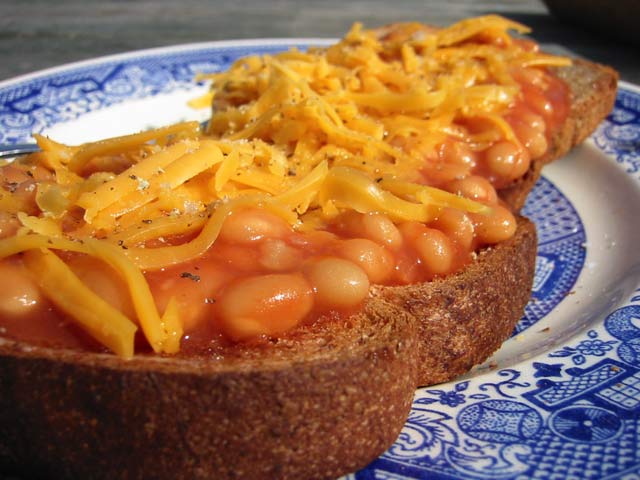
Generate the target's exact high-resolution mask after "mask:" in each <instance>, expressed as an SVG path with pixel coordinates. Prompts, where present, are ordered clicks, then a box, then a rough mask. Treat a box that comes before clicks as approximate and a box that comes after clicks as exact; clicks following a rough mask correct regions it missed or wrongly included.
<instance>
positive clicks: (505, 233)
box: [469, 205, 518, 244]
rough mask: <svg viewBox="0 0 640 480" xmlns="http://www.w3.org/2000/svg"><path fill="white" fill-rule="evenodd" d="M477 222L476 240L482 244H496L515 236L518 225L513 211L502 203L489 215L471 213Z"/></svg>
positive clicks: (475, 222)
mask: <svg viewBox="0 0 640 480" xmlns="http://www.w3.org/2000/svg"><path fill="white" fill-rule="evenodd" d="M469 216H470V217H471V219H472V220H473V222H474V224H475V231H476V240H477V241H478V242H480V244H495V243H499V242H502V241H504V240H507V239H509V238H511V237H512V236H513V234H514V233H515V232H516V228H517V227H518V225H517V223H516V219H515V217H514V216H513V214H512V213H511V211H510V210H509V209H508V208H506V207H503V206H502V205H495V206H494V207H493V212H492V213H491V214H489V215H481V214H478V213H471V214H469Z"/></svg>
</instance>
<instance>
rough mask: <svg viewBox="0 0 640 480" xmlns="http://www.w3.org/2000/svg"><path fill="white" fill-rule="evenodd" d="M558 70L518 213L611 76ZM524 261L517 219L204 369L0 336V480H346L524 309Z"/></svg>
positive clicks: (609, 91) (526, 229)
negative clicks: (514, 225) (449, 258)
mask: <svg viewBox="0 0 640 480" xmlns="http://www.w3.org/2000/svg"><path fill="white" fill-rule="evenodd" d="M560 74H561V75H563V78H566V79H567V80H568V81H569V82H570V84H571V92H572V108H571V114H570V118H569V119H568V121H567V124H566V125H565V126H564V128H563V129H562V130H561V131H560V132H558V133H556V134H555V135H554V136H553V139H552V150H551V151H552V152H553V153H552V154H549V157H548V159H547V158H545V159H544V160H540V161H537V162H535V163H534V165H533V167H532V169H531V171H530V172H529V174H528V175H527V177H526V178H525V179H524V180H523V181H521V182H519V183H518V184H516V185H514V186H512V187H511V188H509V189H508V190H503V191H502V192H501V196H502V197H503V198H504V199H506V200H507V201H508V202H509V203H510V204H511V205H513V206H515V207H517V208H519V206H521V205H522V203H523V202H524V198H525V197H526V194H527V193H528V192H529V190H530V189H531V188H532V187H533V184H534V183H535V180H537V178H538V176H539V173H540V172H539V169H540V168H541V165H542V164H543V163H544V162H546V161H548V160H551V159H552V158H555V157H557V156H559V155H561V154H563V153H564V152H566V151H567V150H568V148H570V144H571V145H572V144H573V143H574V142H578V141H581V139H582V138H584V136H586V135H587V134H588V133H589V132H588V130H589V129H591V128H595V125H597V122H599V121H600V119H601V118H602V117H603V116H604V115H605V114H606V112H607V111H608V109H609V108H610V107H611V103H612V100H613V98H614V96H615V84H614V83H615V78H616V76H615V74H614V73H613V72H612V71H610V70H608V69H606V68H605V67H601V66H595V65H593V64H588V63H583V62H577V63H576V64H575V65H574V66H572V67H569V68H568V69H562V70H561V73H560ZM587 78H592V79H593V80H592V81H587V80H585V79H587ZM583 80H584V81H583ZM578 105H580V106H578ZM594 112H598V113H594ZM534 260H535V229H534V228H533V225H532V224H531V223H530V222H528V221H527V220H524V219H519V223H518V230H517V232H516V235H515V237H514V238H513V239H511V240H509V241H508V242H505V243H502V244H500V245H497V246H495V247H492V248H488V249H485V250H484V251H482V252H480V253H479V254H478V258H477V260H476V261H475V262H473V263H472V264H471V265H469V266H468V267H466V268H465V269H464V270H463V271H462V272H459V273H457V274H454V275H451V276H449V277H447V278H445V279H442V280H437V281H434V282H430V283H427V284H422V285H412V286H406V287H374V288H372V291H371V293H372V295H371V298H370V299H369V300H368V301H367V304H366V305H365V308H364V310H363V311H362V313H360V314H358V315H355V316H353V317H351V318H350V319H349V320H348V321H346V322H345V321H326V322H320V323H319V324H317V325H315V326H314V327H306V328H302V329H299V330H296V331H295V332H292V333H291V334H289V335H287V336H286V337H284V338H283V339H280V340H278V341H276V342H273V343H270V344H267V345H262V346H260V347H251V346H238V347H236V348H234V349H231V350H227V351H223V352H218V353H219V355H216V356H212V358H211V359H207V360H204V359H190V360H187V359H178V358H170V357H164V358H160V357H145V356H138V357H136V358H134V359H133V360H131V361H123V360H121V359H119V358H117V357H115V356H112V355H99V354H91V353H81V352H71V351H63V350H54V349H47V348H42V347H32V346H28V345H24V344H18V343H16V342H11V341H3V340H1V339H0V392H2V394H1V395H0V432H2V435H0V471H1V472H12V471H13V472H17V473H19V474H20V475H21V476H23V477H24V478H59V479H84V478H95V479H101V478H104V479H111V478H122V479H142V478H160V479H162V478H166V479H180V478H185V479H199V478H202V479H205V478H216V479H232V478H332V477H337V476H339V475H341V474H345V473H348V472H350V471H353V470H356V469H358V468H361V467H363V466H365V465H366V464H367V463H368V462H369V461H371V460H373V459H374V458H376V457H377V456H378V455H379V454H381V453H382V452H383V451H384V450H385V449H386V448H387V447H388V446H390V445H391V443H392V442H393V441H394V440H395V438H396V436H397V434H398V432H399V431H400V429H401V428H402V425H403V423H404V421H405V419H406V416H407V413H408V410H409V407H410V402H411V398H412V395H413V391H414V389H415V387H416V386H417V385H420V384H431V383H434V382H440V381H445V380H448V379H450V378H453V377H455V376H456V375H458V374H460V373H463V372H464V371H466V370H468V369H469V368H470V367H471V366H473V365H474V364H476V363H479V362H481V361H483V360H484V359H486V358H487V357H488V356H489V355H490V354H491V353H492V352H493V351H494V350H496V349H497V348H498V347H499V346H500V344H501V343H502V342H503V341H504V340H505V339H506V338H508V336H509V334H510V333H511V331H512V329H513V327H514V325H515V323H516V322H517V321H518V319H519V318H520V316H521V315H522V311H523V308H524V305H525V304H526V302H527V299H528V298H529V294H530V289H531V282H532V278H533V264H534Z"/></svg>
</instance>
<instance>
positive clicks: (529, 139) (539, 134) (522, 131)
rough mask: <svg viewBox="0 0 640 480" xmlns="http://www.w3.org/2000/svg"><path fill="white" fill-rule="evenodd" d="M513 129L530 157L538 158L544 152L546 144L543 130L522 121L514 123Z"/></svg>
mask: <svg viewBox="0 0 640 480" xmlns="http://www.w3.org/2000/svg"><path fill="white" fill-rule="evenodd" d="M513 130H514V132H515V134H516V136H517V137H518V140H520V142H522V145H524V146H525V148H526V149H527V150H528V151H529V156H530V157H531V158H538V157H541V156H542V155H544V154H545V152H546V151H547V147H548V144H547V137H546V136H545V134H544V130H539V129H536V128H535V127H531V126H529V125H527V124H524V123H517V124H516V125H514V127H513Z"/></svg>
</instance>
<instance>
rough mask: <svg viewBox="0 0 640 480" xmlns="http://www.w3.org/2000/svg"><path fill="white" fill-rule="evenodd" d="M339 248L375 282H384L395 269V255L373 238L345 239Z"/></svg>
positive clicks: (340, 251)
mask: <svg viewBox="0 0 640 480" xmlns="http://www.w3.org/2000/svg"><path fill="white" fill-rule="evenodd" d="M399 233H400V232H398V234H399ZM337 250H338V253H339V254H340V256H342V257H343V258H345V259H346V260H350V261H352V262H353V263H355V264H356V265H358V266H359V267H360V268H362V270H364V271H365V273H366V274H367V277H368V278H369V280H370V281H371V282H373V283H383V282H384V281H385V280H387V279H388V278H389V276H390V275H391V272H392V271H393V255H392V254H391V253H390V252H389V251H388V250H387V249H386V248H384V247H383V246H381V245H378V244H377V243H376V242H374V241H373V240H369V239H367V238H352V239H349V240H343V241H341V242H340V243H339V245H338V247H337Z"/></svg>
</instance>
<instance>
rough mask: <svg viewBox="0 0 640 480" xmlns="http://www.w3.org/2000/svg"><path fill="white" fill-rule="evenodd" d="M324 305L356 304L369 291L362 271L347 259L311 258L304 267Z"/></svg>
mask: <svg viewBox="0 0 640 480" xmlns="http://www.w3.org/2000/svg"><path fill="white" fill-rule="evenodd" d="M304 274H305V276H306V277H307V278H308V279H309V282H310V283H311V285H312V287H313V290H314V291H315V296H316V301H317V302H318V304H319V305H320V306H322V307H323V308H325V309H326V308H328V309H344V308H353V307H355V306H357V305H359V304H360V303H361V302H362V301H363V300H364V299H365V298H366V297H367V295H368V293H369V278H368V277H367V274H366V273H365V271H364V270H363V269H362V268H361V267H359V266H358V265H356V264H355V263H353V262H350V261H349V260H345V259H343V258H337V257H324V258H318V259H312V260H311V261H310V262H309V263H308V264H307V265H306V266H305V268H304Z"/></svg>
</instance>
